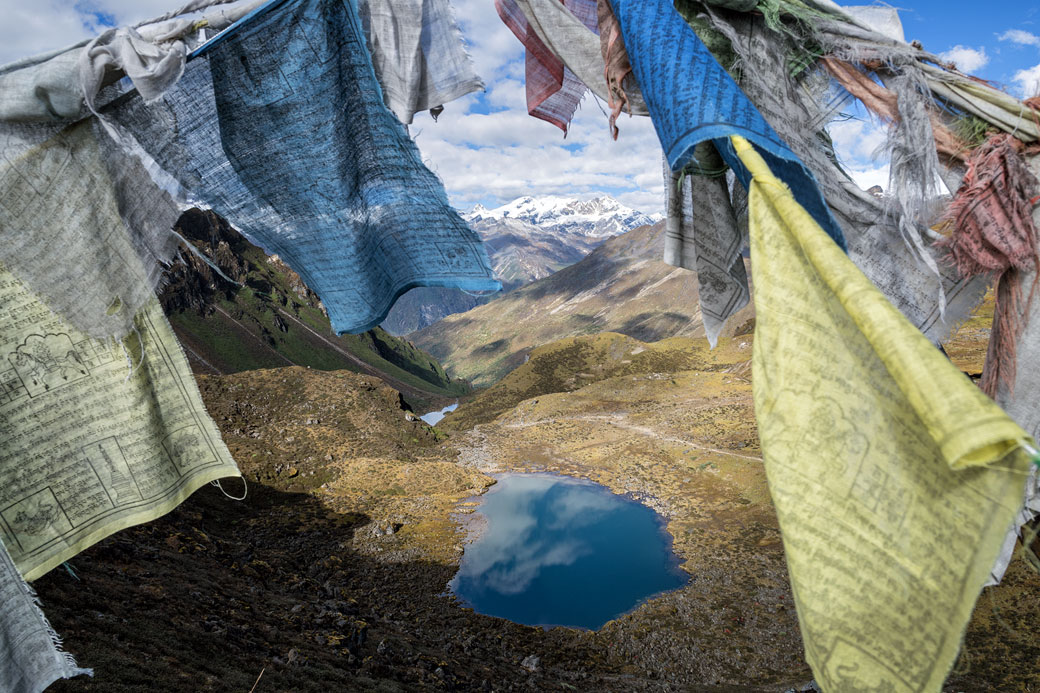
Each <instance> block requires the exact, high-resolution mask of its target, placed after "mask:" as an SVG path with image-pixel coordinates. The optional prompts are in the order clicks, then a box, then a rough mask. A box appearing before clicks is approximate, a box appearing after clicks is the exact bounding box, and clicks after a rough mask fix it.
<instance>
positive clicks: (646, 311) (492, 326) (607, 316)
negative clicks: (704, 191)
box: [409, 222, 754, 387]
mask: <svg viewBox="0 0 1040 693" xmlns="http://www.w3.org/2000/svg"><path fill="white" fill-rule="evenodd" d="M663 229H664V222H658V223H657V224H655V225H654V226H643V227H639V228H637V229H634V230H632V231H629V232H627V233H624V234H621V235H619V236H614V237H613V238H610V239H608V240H607V241H605V242H604V243H603V244H601V245H600V246H598V247H597V248H596V249H595V250H594V251H593V252H591V253H590V254H589V255H587V256H586V257H585V258H584V259H582V260H581V261H580V262H577V263H575V264H573V265H570V266H568V267H566V268H563V269H561V270H560V271H558V272H556V273H555V274H552V275H550V276H548V277H545V278H544V279H540V280H538V281H535V282H533V283H531V284H528V285H526V286H524V287H522V288H520V289H517V290H515V291H512V292H510V293H508V294H505V295H502V296H499V297H497V298H495V299H494V300H492V301H490V302H488V303H486V304H485V305H482V306H479V307H477V308H474V309H472V310H470V311H467V312H465V313H460V314H457V315H450V316H448V317H446V318H444V319H442V320H440V321H438V322H437V323H435V324H433V325H431V326H429V327H426V328H424V329H422V330H419V331H417V332H414V333H412V334H410V335H409V339H410V340H411V341H413V342H414V343H415V344H416V345H418V346H419V347H421V348H422V349H424V350H426V351H427V352H429V353H430V354H431V355H433V356H434V357H435V358H437V360H438V361H440V363H441V364H442V365H443V366H444V367H445V368H446V369H447V371H448V372H449V373H451V374H453V376H454V377H465V378H466V379H468V380H470V381H471V382H472V383H473V385H474V386H475V387H485V386H488V385H491V384H492V383H494V382H496V381H498V380H499V379H500V378H501V377H502V376H504V375H505V374H506V373H508V372H509V371H511V370H512V369H513V368H515V367H517V366H519V365H521V364H522V363H523V362H524V360H525V358H526V357H527V355H528V354H529V353H530V352H531V350H532V349H534V348H536V347H539V346H541V345H542V344H547V343H549V342H553V341H556V340H560V339H563V338H565V337H573V336H579V335H587V334H592V333H597V332H605V331H610V332H618V333H621V334H624V335H627V336H629V337H632V338H634V339H638V340H640V341H644V342H655V341H658V340H661V339H664V338H666V337H674V336H687V337H702V336H704V326H703V324H702V322H701V314H700V304H699V302H698V286H697V274H696V272H692V271H690V270H685V269H681V268H678V267H673V266H671V265H667V264H665V263H664V262H662V261H661V259H660V258H661V257H662V254H663V252H664V234H663ZM753 317H754V307H753V304H749V305H748V306H747V307H745V308H744V309H742V310H741V311H739V312H738V313H737V314H736V315H734V316H733V317H732V318H730V320H729V322H728V323H727V325H726V328H725V329H724V331H723V336H733V335H736V334H744V333H745V332H748V331H750V330H751V329H752V328H753V325H754V322H753Z"/></svg>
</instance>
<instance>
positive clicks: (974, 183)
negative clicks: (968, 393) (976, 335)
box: [939, 135, 1040, 397]
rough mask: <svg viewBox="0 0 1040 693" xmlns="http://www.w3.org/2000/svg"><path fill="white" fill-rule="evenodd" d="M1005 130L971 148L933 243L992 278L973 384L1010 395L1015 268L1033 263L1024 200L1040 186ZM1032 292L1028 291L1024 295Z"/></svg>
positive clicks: (972, 271) (1016, 309) (964, 267)
mask: <svg viewBox="0 0 1040 693" xmlns="http://www.w3.org/2000/svg"><path fill="white" fill-rule="evenodd" d="M1022 149H1023V145H1022V143H1021V142H1019V141H1018V140H1016V139H1015V138H1014V137H1012V136H1011V135H993V136H992V137H990V138H989V139H988V140H986V142H984V143H983V144H982V145H980V146H979V147H978V148H977V149H976V150H975V151H974V152H972V155H971V159H969V161H968V170H967V173H965V175H964V182H963V184H962V185H961V188H960V190H958V191H957V194H956V196H954V198H953V201H952V202H951V203H950V206H949V208H948V209H947V211H946V214H945V215H944V219H945V220H946V221H949V222H950V224H951V227H952V231H951V233H950V236H949V237H948V238H947V239H945V240H943V241H941V242H940V243H939V245H940V247H945V248H949V250H950V256H951V260H952V262H953V263H954V264H955V266H956V267H957V270H958V271H959V272H960V273H961V274H962V275H964V276H967V277H972V276H976V275H980V274H995V275H997V303H996V308H995V311H994V314H993V330H992V333H991V335H990V341H989V349H988V351H987V353H986V367H985V369H984V372H983V374H982V382H981V383H980V386H981V387H982V390H983V392H985V393H987V394H988V395H990V396H991V397H995V396H996V394H997V388H998V385H1003V386H1005V387H1007V388H1009V389H1010V391H1011V393H1012V394H1013V393H1014V389H1013V388H1014V383H1015V364H1016V360H1017V359H1016V356H1015V353H1016V344H1017V342H1018V338H1019V334H1020V333H1021V332H1022V327H1023V325H1022V323H1021V315H1022V314H1023V313H1026V312H1027V311H1028V308H1027V307H1025V306H1023V305H1021V304H1022V302H1023V300H1024V298H1023V296H1022V281H1021V273H1022V272H1030V273H1031V272H1033V271H1034V270H1035V269H1037V268H1038V264H1037V263H1038V262H1040V251H1038V248H1037V229H1036V227H1035V226H1034V225H1033V209H1032V208H1033V206H1034V204H1035V203H1032V202H1031V200H1032V199H1033V197H1034V196H1035V195H1036V194H1037V192H1038V188H1040V184H1038V183H1037V179H1036V178H1035V177H1034V176H1033V174H1032V173H1031V172H1030V171H1029V167H1028V166H1027V165H1026V162H1025V161H1024V160H1023V158H1022V156H1021V152H1022ZM1031 297H1032V290H1030V298H1031Z"/></svg>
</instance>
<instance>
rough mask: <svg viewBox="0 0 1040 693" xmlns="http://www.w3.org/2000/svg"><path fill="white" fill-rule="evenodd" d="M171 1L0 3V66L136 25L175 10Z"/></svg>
mask: <svg viewBox="0 0 1040 693" xmlns="http://www.w3.org/2000/svg"><path fill="white" fill-rule="evenodd" d="M179 4H183V3H178V2H176V1H174V2H171V0H87V1H81V2H70V1H69V0H43V1H42V2H40V1H38V2H31V3H30V2H25V1H24V0H0V16H2V17H3V18H4V21H3V22H0V64H6V63H9V62H12V61H14V60H19V59H21V58H27V57H29V56H32V55H37V54H39V53H44V52H47V51H51V50H56V49H59V48H64V47H66V46H70V45H72V44H74V43H77V42H79V41H82V40H83V39H87V38H92V37H94V36H96V35H97V34H99V33H101V32H102V31H104V30H105V28H106V27H107V26H110V25H113V24H116V25H126V24H137V23H139V22H142V21H146V20H148V19H151V18H153V17H157V16H160V15H162V14H165V13H166V12H168V11H170V10H172V9H175V8H176V7H177V6H178V5H179Z"/></svg>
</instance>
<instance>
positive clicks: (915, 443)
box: [734, 138, 1032, 693]
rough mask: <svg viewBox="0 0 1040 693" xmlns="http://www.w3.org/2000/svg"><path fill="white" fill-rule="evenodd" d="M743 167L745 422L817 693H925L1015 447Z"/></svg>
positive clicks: (991, 550) (758, 166) (899, 320)
mask: <svg viewBox="0 0 1040 693" xmlns="http://www.w3.org/2000/svg"><path fill="white" fill-rule="evenodd" d="M734 140H735V143H734V144H735V147H736V151H737V152H738V155H739V156H740V157H741V159H742V160H743V162H744V164H745V165H746V166H747V168H748V170H749V171H751V173H752V176H753V178H752V184H751V189H750V203H749V204H750V233H751V252H752V259H751V268H752V274H753V279H754V284H755V303H756V309H757V310H756V329H755V344H754V354H753V358H752V365H753V383H754V398H755V416H756V418H757V420H758V426H759V432H760V437H761V441H762V453H763V458H764V460H765V465H766V474H767V478H768V481H769V488H770V493H771V495H772V497H773V502H774V505H775V507H776V510H777V516H778V518H779V521H780V528H781V531H782V533H783V540H784V552H785V554H786V556H787V565H788V571H789V573H790V578H791V587H792V590H793V592H794V596H795V602H796V606H797V609H798V619H799V623H800V625H801V630H802V636H803V639H804V641H805V655H806V659H807V661H808V662H809V664H810V666H811V667H812V669H813V673H814V675H815V677H816V680H817V682H818V683H819V684H820V686H821V688H822V689H823V690H824V691H827V692H828V693H829V692H831V691H834V692H839V691H840V692H844V691H867V690H871V691H877V690H887V691H893V692H894V693H925V692H932V691H934V692H936V693H937V692H938V691H940V690H941V688H942V684H943V681H944V680H945V678H946V675H947V673H948V672H949V670H950V668H951V666H952V665H953V663H954V661H955V659H956V657H957V653H958V651H959V648H960V644H961V639H962V638H963V634H964V630H965V628H966V626H967V623H968V620H969V618H970V616H971V613H972V609H973V607H974V605H975V601H976V599H977V598H978V595H979V593H980V591H981V589H982V585H983V583H984V582H985V581H986V579H987V578H988V576H989V571H990V567H991V566H992V565H993V561H994V559H995V558H996V557H997V554H998V552H999V550H1000V545H1001V542H1002V540H1003V538H1004V535H1005V532H1006V531H1007V528H1008V526H1009V525H1010V524H1011V522H1012V519H1013V518H1014V516H1015V514H1016V513H1017V511H1018V508H1019V506H1020V504H1021V500H1022V483H1023V480H1024V478H1025V476H1026V474H1027V472H1028V468H1029V460H1028V456H1027V455H1026V454H1025V453H1024V452H1023V451H1022V449H1021V447H1020V446H1021V444H1022V443H1023V442H1026V443H1032V438H1030V437H1029V436H1028V434H1027V433H1026V432H1025V431H1023V430H1022V428H1021V427H1019V426H1018V425H1017V424H1016V423H1015V422H1014V421H1012V420H1011V419H1010V418H1009V417H1008V416H1007V415H1006V414H1005V413H1004V412H1003V411H1001V409H1000V408H999V407H998V406H997V405H996V404H994V403H993V401H992V400H990V399H989V398H988V397H986V396H985V395H984V394H983V393H982V392H981V391H980V390H979V389H978V388H976V387H975V386H974V385H973V384H972V383H971V382H970V381H969V380H968V379H966V378H965V377H964V376H963V374H962V373H961V372H960V371H958V370H957V369H956V367H954V366H953V365H952V364H951V363H950V362H949V361H948V360H947V359H946V357H945V356H943V355H942V354H941V353H940V352H939V351H938V350H937V349H935V348H934V346H933V345H932V343H931V342H930V341H928V339H927V338H925V337H924V336H923V335H921V333H920V332H918V331H917V329H916V328H915V327H914V326H913V325H912V324H910V323H909V322H908V321H907V320H906V319H905V318H904V317H903V316H902V314H901V313H900V312H899V311H898V310H897V309H896V308H895V307H894V306H892V305H891V304H890V303H889V302H888V301H887V300H886V299H885V297H884V296H883V295H882V294H881V292H879V291H878V290H877V289H876V288H875V287H874V285H873V284H872V283H871V282H870V280H869V279H868V278H867V277H865V276H864V275H863V274H862V273H861V272H860V271H859V270H858V269H857V268H856V267H855V265H854V264H853V263H852V261H851V260H849V258H848V257H847V256H845V255H844V254H843V253H841V252H840V251H839V249H838V248H837V247H836V246H835V245H834V244H833V243H831V242H830V241H829V240H828V238H827V236H826V234H825V233H824V231H823V230H822V229H821V228H820V227H819V225H818V224H817V223H816V222H815V221H814V220H813V219H812V217H811V216H810V215H809V214H808V213H807V212H806V211H805V210H804V209H803V208H802V207H801V206H800V205H798V204H797V202H796V201H795V200H794V198H793V197H792V195H791V192H790V190H789V189H788V188H787V186H785V185H784V184H783V183H781V182H780V181H779V180H778V179H777V178H776V177H775V176H773V174H772V173H771V172H770V171H769V169H768V166H767V164H766V162H765V161H764V160H763V159H762V157H760V156H759V155H758V154H757V152H756V150H755V149H753V148H752V146H751V145H750V144H749V143H747V142H746V141H745V140H743V139H742V138H734Z"/></svg>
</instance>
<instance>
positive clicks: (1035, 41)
mask: <svg viewBox="0 0 1040 693" xmlns="http://www.w3.org/2000/svg"><path fill="white" fill-rule="evenodd" d="M997 40H999V41H1010V42H1011V43H1017V44H1019V45H1021V46H1036V47H1037V48H1040V36H1037V35H1036V34H1031V33H1029V32H1028V31H1022V30H1021V29H1008V30H1007V31H1005V32H1004V33H1003V34H1000V35H999V36H997Z"/></svg>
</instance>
